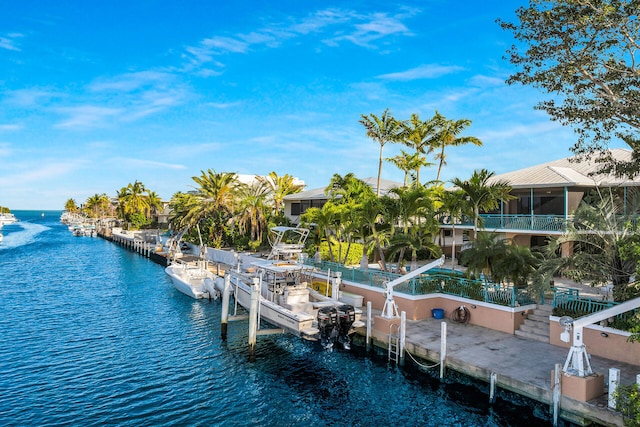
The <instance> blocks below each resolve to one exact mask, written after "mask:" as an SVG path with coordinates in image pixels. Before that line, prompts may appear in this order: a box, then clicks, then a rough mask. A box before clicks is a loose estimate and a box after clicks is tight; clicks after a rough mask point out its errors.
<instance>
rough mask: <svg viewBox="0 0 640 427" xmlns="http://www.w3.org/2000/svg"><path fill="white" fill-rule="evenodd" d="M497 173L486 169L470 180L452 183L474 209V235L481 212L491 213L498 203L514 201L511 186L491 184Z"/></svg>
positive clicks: (500, 182)
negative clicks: (464, 195)
mask: <svg viewBox="0 0 640 427" xmlns="http://www.w3.org/2000/svg"><path fill="white" fill-rule="evenodd" d="M494 174H495V173H494V172H489V171H488V170H486V169H479V170H478V169H476V170H475V171H473V175H472V176H471V178H470V179H468V180H466V181H462V180H461V179H459V178H454V179H453V180H451V183H452V184H453V185H455V186H456V187H458V188H460V189H461V190H462V191H464V193H465V194H466V196H467V198H468V201H469V203H470V204H471V206H472V207H473V233H474V235H475V234H476V231H477V229H478V218H479V217H480V211H490V210H494V209H497V208H498V206H499V205H498V202H505V201H508V200H512V199H514V198H515V196H512V195H511V194H510V193H511V185H510V184H509V183H508V182H507V181H504V180H498V181H494V182H490V179H491V177H493V175H494Z"/></svg>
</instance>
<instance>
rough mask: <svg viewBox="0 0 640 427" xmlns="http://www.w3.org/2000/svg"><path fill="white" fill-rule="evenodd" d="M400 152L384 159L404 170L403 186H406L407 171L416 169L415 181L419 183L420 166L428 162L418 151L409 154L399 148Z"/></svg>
mask: <svg viewBox="0 0 640 427" xmlns="http://www.w3.org/2000/svg"><path fill="white" fill-rule="evenodd" d="M400 152H401V154H399V155H397V156H395V157H389V158H387V159H386V160H387V161H389V162H391V163H393V164H394V165H395V166H396V167H397V168H398V169H400V170H401V171H403V172H404V181H403V186H405V187H406V186H407V180H408V178H409V172H411V171H416V183H417V184H420V168H421V167H422V166H426V165H428V164H429V163H427V158H426V157H424V156H423V155H421V154H420V153H413V154H409V153H407V152H406V151H404V150H400Z"/></svg>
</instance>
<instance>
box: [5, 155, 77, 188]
mask: <svg viewBox="0 0 640 427" xmlns="http://www.w3.org/2000/svg"><path fill="white" fill-rule="evenodd" d="M79 166H80V165H79V164H78V162H72V161H68V162H52V163H44V164H42V162H41V161H40V162H39V163H30V164H29V165H28V168H27V170H25V171H23V172H18V173H14V174H12V175H9V176H4V177H0V186H11V185H14V184H15V183H16V182H19V183H20V184H21V185H24V184H26V183H29V182H35V181H43V180H51V179H52V178H55V177H58V176H62V175H68V174H69V173H70V172H71V171H73V170H75V169H78V167H79Z"/></svg>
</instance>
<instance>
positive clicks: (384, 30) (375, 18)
mask: <svg viewBox="0 0 640 427" xmlns="http://www.w3.org/2000/svg"><path fill="white" fill-rule="evenodd" d="M365 19H367V20H368V21H367V22H365V23H361V24H355V30H354V31H352V32H351V33H349V34H346V35H340V36H337V37H333V38H330V39H328V40H325V43H326V44H328V45H330V46H335V45H337V43H338V42H340V41H342V40H347V41H350V42H352V43H353V44H356V45H358V46H362V47H366V48H374V49H375V48H376V46H375V45H373V44H372V42H374V41H376V40H379V39H381V38H383V37H386V36H390V35H396V34H401V35H404V36H409V35H411V32H410V31H409V29H408V28H407V27H406V26H405V25H404V24H403V23H402V22H401V21H400V20H399V19H398V18H397V17H390V16H387V15H386V14H383V13H376V14H373V15H370V16H366V17H365Z"/></svg>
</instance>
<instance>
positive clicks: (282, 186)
mask: <svg viewBox="0 0 640 427" xmlns="http://www.w3.org/2000/svg"><path fill="white" fill-rule="evenodd" d="M256 178H257V180H258V181H261V182H263V183H265V184H266V185H267V186H268V187H269V188H270V190H271V196H272V198H273V203H274V207H273V213H274V215H275V216H278V215H280V214H281V213H282V206H283V200H284V198H285V196H288V195H289V194H295V193H298V192H300V191H302V189H303V188H304V185H302V184H295V183H294V180H295V178H294V177H293V176H291V175H289V174H285V175H282V176H278V174H277V173H275V172H269V175H268V176H266V177H264V176H257V177H256Z"/></svg>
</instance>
